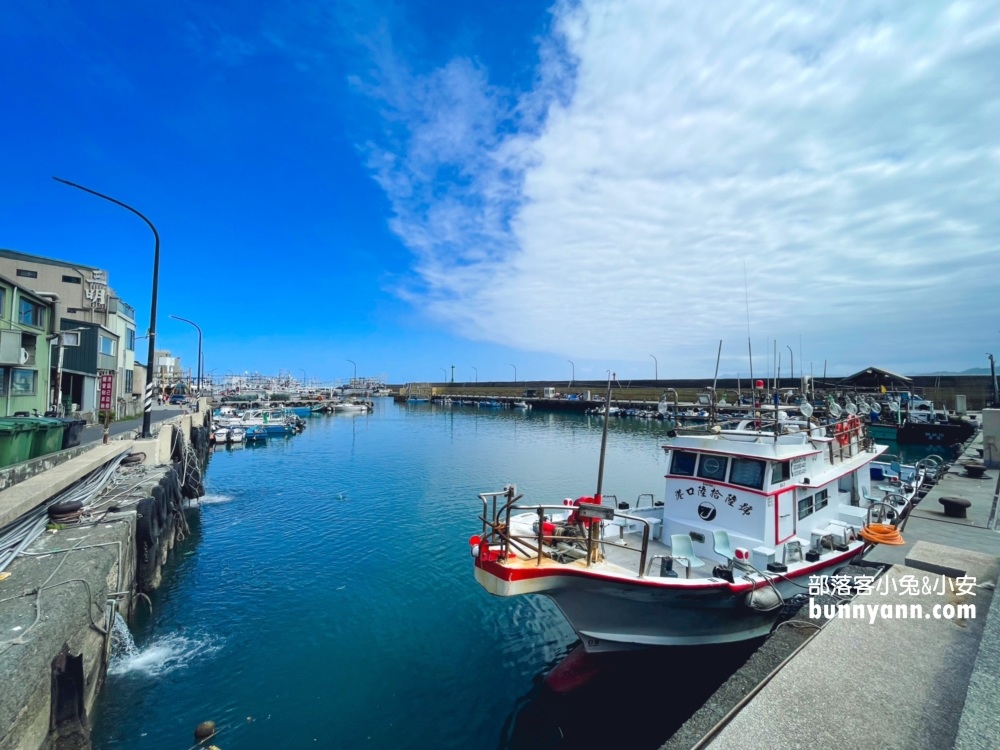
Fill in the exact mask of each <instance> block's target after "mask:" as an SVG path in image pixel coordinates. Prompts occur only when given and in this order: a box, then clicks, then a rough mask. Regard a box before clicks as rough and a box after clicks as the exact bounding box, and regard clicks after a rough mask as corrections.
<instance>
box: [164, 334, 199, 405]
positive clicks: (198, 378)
mask: <svg viewBox="0 0 1000 750" xmlns="http://www.w3.org/2000/svg"><path fill="white" fill-rule="evenodd" d="M167 317H168V318H173V319H174V320H179V321H181V322H182V323H187V324H188V325H192V326H194V327H195V329H196V330H197V331H198V367H197V368H196V369H197V370H198V395H201V328H200V327H199V325H198V324H197V323H195V322H194V321H193V320H188V319H187V318H182V317H180V316H179V315H168V316H167Z"/></svg>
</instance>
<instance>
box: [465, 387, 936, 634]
mask: <svg viewBox="0 0 1000 750" xmlns="http://www.w3.org/2000/svg"><path fill="white" fill-rule="evenodd" d="M760 414H761V413H760V412H758V416H760ZM761 419H763V420H764V421H760V420H759V419H758V420H756V421H755V420H753V419H751V420H744V421H742V422H740V423H738V424H737V426H736V428H735V429H722V427H721V426H720V425H718V424H711V423H710V424H709V425H708V426H707V427H705V428H703V429H702V430H700V431H699V432H684V431H681V432H676V431H671V432H669V433H668V435H669V438H668V440H667V442H666V445H664V446H663V447H664V450H665V451H666V452H667V454H668V455H667V465H668V471H667V474H666V488H665V494H664V497H663V500H662V501H661V502H652V501H647V503H648V504H647V505H644V506H642V507H629V506H628V505H627V504H625V503H621V504H609V503H607V502H606V501H603V502H602V497H601V475H602V474H603V471H601V472H599V475H598V491H597V493H596V495H595V496H594V497H581V498H577V499H576V500H560V501H558V502H555V503H544V502H543V503H528V502H525V500H524V499H523V498H522V496H520V495H518V493H517V490H516V488H515V487H514V486H508V487H505V488H504V489H503V490H500V491H497V492H483V493H481V494H480V495H479V497H480V499H481V500H482V503H483V515H482V518H481V520H482V522H483V524H482V530H481V532H480V533H479V534H477V535H475V536H473V537H472V538H471V539H470V540H469V542H470V545H471V548H472V555H473V558H474V560H475V576H476V580H477V581H478V582H479V583H480V584H481V585H482V586H483V588H485V589H486V590H487V591H489V592H490V593H491V594H495V595H497V596H518V595H522V594H543V595H545V596H548V597H550V598H551V599H552V600H553V601H554V602H555V604H556V606H557V607H558V608H559V609H560V610H561V612H562V613H563V615H564V616H565V617H566V619H567V620H568V621H569V623H570V625H571V626H572V627H573V629H574V630H575V631H576V633H577V635H578V636H579V637H580V639H581V641H582V643H583V646H584V648H585V649H586V650H587V651H588V652H601V651H615V650H624V649H632V648H640V647H647V646H675V645H692V644H711V643H725V642H733V641H739V640H745V639H750V638H754V637H758V636H763V635H766V634H767V633H768V632H769V631H770V629H771V628H772V627H773V625H774V624H775V621H776V619H777V617H778V615H779V612H780V610H781V608H782V604H783V602H784V600H785V599H787V598H790V597H791V596H793V595H795V594H797V593H802V592H804V591H805V590H806V588H807V586H808V583H809V578H810V576H819V575H831V574H834V573H835V572H836V571H837V570H838V569H840V568H841V567H843V566H844V565H846V564H847V563H848V562H850V561H851V560H853V559H855V558H858V557H860V556H861V555H863V554H864V553H865V552H867V551H868V550H869V549H870V548H871V545H872V544H873V543H876V542H878V541H881V542H886V543H900V541H901V540H900V539H899V538H898V528H897V525H898V524H900V522H901V519H904V518H905V516H906V513H907V512H908V510H909V508H910V506H911V502H912V499H913V497H914V496H915V495H916V492H917V490H918V489H919V488H920V484H921V482H922V481H923V472H924V468H922V467H921V468H917V469H915V471H916V474H914V475H913V476H912V477H911V481H909V482H905V481H904V482H899V481H897V482H890V483H886V484H880V483H879V480H878V479H875V480H873V478H872V472H871V466H870V465H871V464H872V462H873V461H875V460H876V459H878V458H879V457H880V455H881V454H882V453H884V452H885V450H886V447H885V446H880V445H876V444H875V443H874V442H873V441H872V440H870V439H869V438H868V437H867V434H866V432H865V426H864V424H863V423H862V422H861V420H859V419H858V418H857V416H855V415H854V414H847V413H845V414H843V415H840V418H834V417H831V418H830V419H831V421H830V422H829V424H821V423H820V421H819V420H817V419H814V418H812V409H810V408H809V406H808V404H806V405H804V406H803V408H802V412H801V413H799V414H795V415H792V416H790V415H789V414H788V413H785V412H781V411H779V410H778V409H777V408H775V409H774V411H773V412H772V413H771V414H770V415H768V414H766V413H765V414H764V415H763V416H761ZM605 440H606V432H605ZM603 453H604V446H603V444H602V457H603ZM602 461H603V458H602ZM876 476H878V472H876ZM641 498H642V496H640V499H641ZM637 505H638V504H637Z"/></svg>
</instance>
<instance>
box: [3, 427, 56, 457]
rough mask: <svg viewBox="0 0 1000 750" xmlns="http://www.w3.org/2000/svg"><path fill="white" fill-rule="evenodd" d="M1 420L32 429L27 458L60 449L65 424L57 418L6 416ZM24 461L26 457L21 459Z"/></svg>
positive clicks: (45, 454) (44, 454)
mask: <svg viewBox="0 0 1000 750" xmlns="http://www.w3.org/2000/svg"><path fill="white" fill-rule="evenodd" d="M0 421H3V422H14V423H16V424H21V425H24V426H25V427H27V428H28V429H30V430H32V434H31V450H30V455H29V456H28V458H38V457H39V456H47V455H48V454H49V453H55V452H56V451H61V450H62V438H63V430H65V429H66V425H65V424H64V423H63V422H62V421H61V420H59V419H48V418H46V417H8V418H6V419H4V420H0ZM21 460H22V461H25V460H27V459H21Z"/></svg>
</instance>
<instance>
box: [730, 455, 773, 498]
mask: <svg viewBox="0 0 1000 750" xmlns="http://www.w3.org/2000/svg"><path fill="white" fill-rule="evenodd" d="M764 465H765V464H764V462H763V461H760V460H758V459H756V458H734V459H733V468H732V471H731V472H730V473H729V481H730V482H732V483H733V484H738V485H740V486H741V487H750V488H751V489H755V490H759V489H763V487H764Z"/></svg>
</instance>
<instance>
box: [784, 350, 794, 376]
mask: <svg viewBox="0 0 1000 750" xmlns="http://www.w3.org/2000/svg"><path fill="white" fill-rule="evenodd" d="M785 348H786V349H788V356H789V357H791V359H790V360H789V361H790V362H791V364H790V365H789V368H788V369H789V370H791V372H790V373H789V377H790V378H791V379H792V380H793V381H794V380H795V352H793V351H792V347H790V346H787V345H786V347H785Z"/></svg>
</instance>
